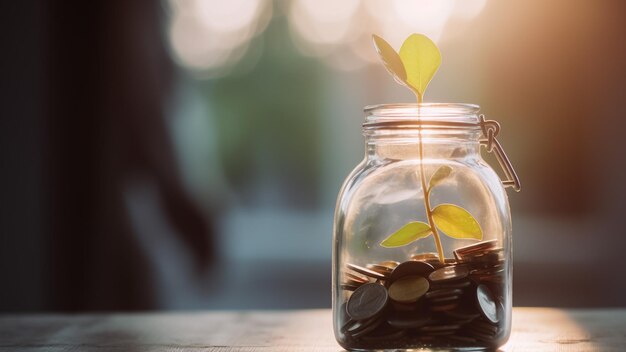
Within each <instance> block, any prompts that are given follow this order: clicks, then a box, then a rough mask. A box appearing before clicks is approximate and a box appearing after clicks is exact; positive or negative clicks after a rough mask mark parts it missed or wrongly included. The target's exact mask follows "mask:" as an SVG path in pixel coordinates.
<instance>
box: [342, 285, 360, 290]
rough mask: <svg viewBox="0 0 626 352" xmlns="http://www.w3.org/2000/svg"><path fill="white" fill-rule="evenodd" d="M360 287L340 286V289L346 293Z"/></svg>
mask: <svg viewBox="0 0 626 352" xmlns="http://www.w3.org/2000/svg"><path fill="white" fill-rule="evenodd" d="M359 286H361V285H350V284H341V289H342V290H346V291H354V290H356V289H357V288H359Z"/></svg>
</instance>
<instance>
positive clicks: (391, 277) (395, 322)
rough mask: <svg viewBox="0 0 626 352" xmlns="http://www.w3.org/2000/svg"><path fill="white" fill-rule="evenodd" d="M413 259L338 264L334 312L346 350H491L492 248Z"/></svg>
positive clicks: (501, 277) (499, 272)
mask: <svg viewBox="0 0 626 352" xmlns="http://www.w3.org/2000/svg"><path fill="white" fill-rule="evenodd" d="M454 256H455V258H454V259H446V260H445V261H444V263H441V261H440V260H439V258H438V256H437V255H436V254H434V253H421V254H417V255H414V256H412V257H411V259H410V260H408V261H405V262H403V263H399V262H395V261H385V262H381V263H371V264H367V265H365V266H359V265H354V264H346V267H345V270H344V272H343V280H342V284H341V288H342V289H343V290H346V291H349V292H351V294H349V298H348V299H347V301H346V302H345V303H343V305H342V306H341V307H340V315H341V318H340V321H341V322H340V324H341V333H342V334H343V336H344V337H345V339H344V347H348V348H357V349H359V348H363V349H376V348H414V347H429V346H450V347H455V346H470V345H471V346H485V347H493V346H497V345H498V343H499V340H501V338H502V337H503V336H502V335H503V333H504V331H503V330H504V326H503V325H504V323H505V322H504V319H503V317H502V315H503V312H504V304H503V301H504V296H505V294H504V292H505V286H504V285H505V279H506V276H505V274H506V272H505V270H506V267H507V266H506V262H505V258H504V253H503V250H502V248H499V247H497V241H484V242H479V243H477V244H474V245H471V246H467V247H463V248H459V249H457V250H456V251H454Z"/></svg>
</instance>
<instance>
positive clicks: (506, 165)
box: [479, 114, 522, 192]
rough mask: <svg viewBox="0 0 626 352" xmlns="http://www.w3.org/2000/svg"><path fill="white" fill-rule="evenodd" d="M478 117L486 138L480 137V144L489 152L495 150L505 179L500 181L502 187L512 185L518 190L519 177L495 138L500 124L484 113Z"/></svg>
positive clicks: (519, 186)
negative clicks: (486, 116)
mask: <svg viewBox="0 0 626 352" xmlns="http://www.w3.org/2000/svg"><path fill="white" fill-rule="evenodd" d="M479 119H480V127H481V129H482V131H483V136H484V137H487V138H486V139H484V138H483V139H481V140H480V144H481V145H484V146H486V147H487V151H488V152H489V153H494V152H495V155H496V159H497V160H498V163H499V164H500V167H501V168H502V170H503V171H504V175H505V176H506V180H503V181H502V184H503V185H504V187H513V189H514V190H515V191H516V192H519V191H520V189H521V187H522V186H521V185H520V182H519V177H517V173H516V172H515V169H513V165H512V164H511V161H510V160H509V158H508V157H507V156H506V153H505V152H504V149H502V145H501V144H500V142H498V140H497V139H496V136H497V135H498V133H499V132H500V124H499V123H498V122H497V121H494V120H485V115H482V114H481V115H480V116H479Z"/></svg>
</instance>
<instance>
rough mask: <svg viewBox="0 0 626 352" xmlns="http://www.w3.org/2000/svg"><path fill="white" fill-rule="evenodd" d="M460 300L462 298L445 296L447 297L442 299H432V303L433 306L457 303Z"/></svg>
mask: <svg viewBox="0 0 626 352" xmlns="http://www.w3.org/2000/svg"><path fill="white" fill-rule="evenodd" d="M459 298H461V296H445V297H440V298H432V299H431V300H430V302H431V303H433V304H436V303H443V302H450V301H456V300H457V299H459Z"/></svg>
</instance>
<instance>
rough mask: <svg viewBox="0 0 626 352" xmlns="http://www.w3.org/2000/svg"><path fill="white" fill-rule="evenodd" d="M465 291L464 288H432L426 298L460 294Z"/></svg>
mask: <svg viewBox="0 0 626 352" xmlns="http://www.w3.org/2000/svg"><path fill="white" fill-rule="evenodd" d="M462 293H463V290H461V289H458V288H452V289H440V290H430V292H427V293H426V294H425V295H424V297H426V298H441V297H446V296H458V295H460V294H462Z"/></svg>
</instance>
